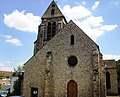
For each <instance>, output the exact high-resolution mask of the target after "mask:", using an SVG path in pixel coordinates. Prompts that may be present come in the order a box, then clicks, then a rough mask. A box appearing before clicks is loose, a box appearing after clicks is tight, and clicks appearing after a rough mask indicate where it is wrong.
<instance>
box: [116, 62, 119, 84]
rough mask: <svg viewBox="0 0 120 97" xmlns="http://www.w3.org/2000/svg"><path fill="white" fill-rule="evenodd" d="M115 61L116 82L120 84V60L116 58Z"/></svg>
mask: <svg viewBox="0 0 120 97" xmlns="http://www.w3.org/2000/svg"><path fill="white" fill-rule="evenodd" d="M116 63H117V75H118V84H119V86H120V60H118V61H117V62H116Z"/></svg>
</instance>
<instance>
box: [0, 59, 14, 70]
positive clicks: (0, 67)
mask: <svg viewBox="0 0 120 97" xmlns="http://www.w3.org/2000/svg"><path fill="white" fill-rule="evenodd" d="M8 62H9V61H6V62H2V61H0V71H13V69H12V68H10V67H9V66H8V64H9V63H10V62H9V63H8Z"/></svg>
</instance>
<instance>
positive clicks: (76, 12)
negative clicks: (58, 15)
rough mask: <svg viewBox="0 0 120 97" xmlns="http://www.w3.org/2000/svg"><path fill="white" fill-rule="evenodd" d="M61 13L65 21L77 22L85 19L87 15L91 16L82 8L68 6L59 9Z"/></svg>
mask: <svg viewBox="0 0 120 97" xmlns="http://www.w3.org/2000/svg"><path fill="white" fill-rule="evenodd" d="M60 9H61V10H62V12H63V14H64V15H65V16H66V18H67V20H70V19H73V20H79V19H81V18H83V17H87V16H89V15H91V14H92V13H91V12H90V11H89V10H87V9H86V8H85V7H83V6H74V7H72V8H71V7H70V5H65V6H64V7H63V9H62V8H60Z"/></svg>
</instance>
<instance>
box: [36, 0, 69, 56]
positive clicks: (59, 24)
mask: <svg viewBox="0 0 120 97" xmlns="http://www.w3.org/2000/svg"><path fill="white" fill-rule="evenodd" d="M41 19H42V22H41V24H40V25H39V26H38V36H37V40H36V41H35V42H34V54H36V53H37V52H38V51H39V50H40V48H41V47H42V46H44V45H45V44H46V43H47V42H48V41H49V40H50V39H51V38H53V37H54V36H55V35H56V34H57V33H58V32H59V30H60V29H61V28H63V27H64V26H65V25H66V24H67V21H66V19H65V17H64V15H63V14H62V12H61V11H60V9H59V8H58V6H57V4H56V3H55V1H54V0H53V1H52V2H51V4H50V5H49V7H48V8H47V10H46V11H45V13H44V14H43V16H42V18H41Z"/></svg>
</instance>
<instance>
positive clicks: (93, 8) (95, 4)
mask: <svg viewBox="0 0 120 97" xmlns="http://www.w3.org/2000/svg"><path fill="white" fill-rule="evenodd" d="M99 4H100V2H99V1H95V3H94V5H93V6H92V10H96V9H97V7H98V6H99Z"/></svg>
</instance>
